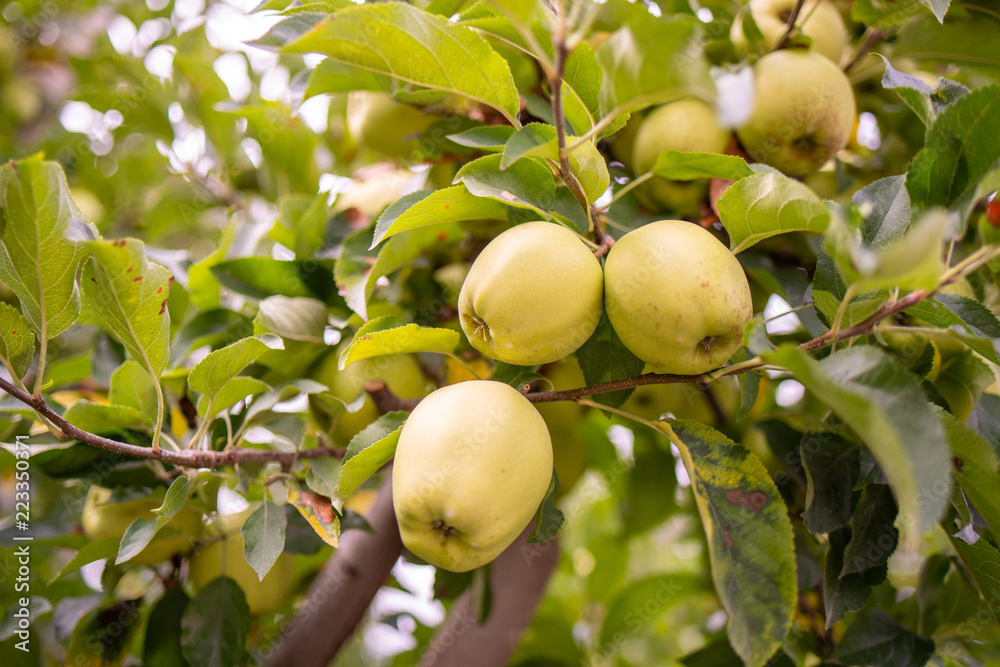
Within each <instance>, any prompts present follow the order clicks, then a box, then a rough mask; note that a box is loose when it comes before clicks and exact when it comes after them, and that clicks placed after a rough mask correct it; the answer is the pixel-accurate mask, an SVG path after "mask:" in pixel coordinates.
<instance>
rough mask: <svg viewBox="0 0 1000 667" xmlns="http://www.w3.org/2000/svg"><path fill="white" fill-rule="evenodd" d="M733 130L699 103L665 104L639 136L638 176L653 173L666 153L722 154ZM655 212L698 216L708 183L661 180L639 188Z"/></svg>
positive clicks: (634, 154)
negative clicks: (696, 152)
mask: <svg viewBox="0 0 1000 667" xmlns="http://www.w3.org/2000/svg"><path fill="white" fill-rule="evenodd" d="M729 136H730V133H729V130H727V129H726V128H724V127H722V126H721V125H719V122H718V121H717V120H716V117H715V110H714V109H712V107H711V106H709V105H708V104H706V103H705V102H702V101H701V100H697V99H688V100H679V101H677V102H671V103H669V104H664V105H663V106H661V107H658V108H657V109H655V110H653V111H652V112H651V113H650V114H648V115H647V116H646V117H645V119H643V121H642V123H641V124H640V125H639V129H638V131H637V132H636V135H635V145H634V146H633V148H632V160H633V162H634V164H635V173H636V175H641V174H644V173H646V172H647V171H649V170H650V169H652V168H653V166H654V165H655V164H656V158H658V157H659V155H660V153H662V152H663V151H666V150H675V151H698V152H703V153H721V152H723V151H724V150H725V149H726V145H727V144H728V143H729ZM639 193H640V195H644V197H643V198H644V199H646V200H648V203H650V204H651V208H655V209H657V210H659V209H666V210H670V211H675V212H677V213H680V214H682V215H697V214H698V212H699V211H700V209H701V207H700V202H701V201H702V200H703V199H704V198H705V196H706V195H707V194H708V180H705V179H702V180H698V181H690V182H683V181H670V180H668V179H666V178H662V177H660V176H655V177H653V178H652V179H651V180H650V181H648V182H646V183H644V184H642V185H640V186H639Z"/></svg>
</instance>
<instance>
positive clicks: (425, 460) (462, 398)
mask: <svg viewBox="0 0 1000 667" xmlns="http://www.w3.org/2000/svg"><path fill="white" fill-rule="evenodd" d="M551 478H552V443H551V442H550V440H549V432H548V429H547V428H546V427H545V420H543V419H542V416H541V415H540V414H538V410H536V409H535V407H534V406H533V405H532V404H531V403H529V402H528V400H527V399H525V398H524V396H522V395H521V394H520V393H519V392H518V391H517V390H516V389H514V388H513V387H511V386H510V385H507V384H504V383H502V382H491V381H488V380H472V381H469V382H460V383H458V384H454V385H449V386H447V387H442V388H441V389H438V390H437V391H435V392H433V393H432V394H431V395H430V396H428V397H427V398H425V399H424V400H422V401H421V402H420V403H419V404H418V405H417V407H416V408H415V409H414V410H413V412H412V413H410V416H409V418H408V419H407V420H406V423H405V424H404V425H403V430H402V432H401V433H400V435H399V443H398V444H397V446H396V459H395V463H394V465H393V469H392V497H393V506H394V508H395V512H396V521H397V522H398V523H399V533H400V536H401V537H402V539H403V544H404V545H406V548H407V549H409V550H410V551H412V552H413V553H414V554H415V555H417V556H419V557H420V558H422V559H424V560H425V561H427V562H428V563H431V564H432V565H436V566H438V567H441V568H444V569H446V570H450V571H452V572H467V571H468V570H472V569H474V568H477V567H479V566H481V565H485V564H486V563H489V562H490V561H492V560H493V559H494V558H496V557H497V556H499V555H500V552H502V551H503V550H504V549H506V548H507V547H508V546H509V545H510V543H511V542H513V541H514V538H516V537H517V536H518V535H519V534H520V533H521V531H522V530H524V528H525V526H527V525H528V523H529V522H530V521H531V518H532V517H533V516H534V515H535V512H536V511H537V510H538V506H539V505H540V504H541V502H542V500H543V499H544V498H545V494H546V492H547V491H548V487H549V481H550V480H551Z"/></svg>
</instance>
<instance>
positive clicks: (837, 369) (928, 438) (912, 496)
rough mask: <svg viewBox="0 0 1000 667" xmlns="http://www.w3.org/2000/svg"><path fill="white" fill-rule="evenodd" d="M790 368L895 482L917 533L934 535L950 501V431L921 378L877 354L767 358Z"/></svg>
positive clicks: (792, 353) (784, 352)
mask: <svg viewBox="0 0 1000 667" xmlns="http://www.w3.org/2000/svg"><path fill="white" fill-rule="evenodd" d="M764 357H765V359H766V360H767V361H768V362H769V363H774V364H777V365H779V366H782V367H784V368H787V369H788V370H789V371H791V372H792V373H793V374H794V375H795V379H796V380H798V381H799V382H801V383H802V384H803V385H805V387H806V389H808V390H809V391H811V392H812V393H813V394H814V395H815V396H816V397H817V398H818V399H820V400H822V401H823V402H824V403H826V405H828V406H829V407H830V408H831V409H832V410H833V412H834V414H836V415H837V416H838V417H840V418H841V419H842V420H843V421H844V422H845V423H846V424H847V425H848V426H850V427H851V428H852V429H854V431H855V432H856V433H857V434H858V435H859V436H860V437H861V439H862V441H863V442H864V444H865V445H867V446H868V448H869V449H870V450H871V452H872V453H873V454H874V455H875V458H876V460H877V461H878V462H879V465H881V466H882V469H883V470H884V471H885V473H886V475H887V476H888V477H889V481H890V482H891V483H892V488H893V492H894V493H895V496H896V500H897V502H898V503H899V506H900V509H901V511H902V512H903V515H904V516H906V517H907V518H908V519H911V520H912V522H913V524H914V525H915V528H916V531H917V532H918V533H922V532H924V531H926V530H928V529H930V528H931V527H932V526H933V525H934V523H935V522H936V521H937V519H938V517H939V516H940V515H941V513H942V512H943V511H944V508H945V507H946V506H947V503H948V498H950V496H951V492H950V489H951V479H950V475H949V469H950V467H951V466H950V464H949V462H948V451H947V449H946V448H945V447H944V441H945V440H944V430H943V428H942V427H941V424H940V423H939V422H938V419H937V417H936V416H935V414H934V410H933V409H932V408H931V406H930V404H928V403H927V401H926V400H925V399H924V395H923V391H922V389H921V388H920V384H919V382H918V378H917V377H916V376H914V375H912V374H911V373H909V372H908V371H906V370H905V369H904V368H903V367H902V366H900V365H899V363H897V362H896V361H894V360H893V359H892V358H891V357H889V356H888V355H887V354H885V353H884V352H882V351H881V350H878V349H877V348H874V347H869V346H863V347H854V348H850V349H846V350H841V351H838V352H835V353H833V354H831V355H830V356H829V357H827V358H826V359H824V360H823V361H821V362H818V361H816V360H814V359H813V358H812V357H810V356H809V355H808V354H806V353H805V352H803V351H802V350H799V349H797V348H792V347H783V348H780V349H778V350H776V351H774V352H769V353H767V354H766V355H764Z"/></svg>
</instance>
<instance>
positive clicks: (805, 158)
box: [736, 50, 855, 176]
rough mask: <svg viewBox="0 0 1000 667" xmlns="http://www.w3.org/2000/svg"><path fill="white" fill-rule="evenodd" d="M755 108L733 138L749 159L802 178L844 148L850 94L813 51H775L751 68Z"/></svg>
mask: <svg viewBox="0 0 1000 667" xmlns="http://www.w3.org/2000/svg"><path fill="white" fill-rule="evenodd" d="M754 77H755V84H754V85H755V89H756V92H755V94H754V108H753V112H752V113H751V115H750V119H749V120H748V121H747V122H746V124H745V125H743V126H742V127H740V128H738V129H737V130H736V136H738V137H739V139H740V143H742V144H743V147H744V148H745V149H746V151H747V153H749V154H750V156H751V157H753V159H755V160H757V161H758V162H764V163H766V164H769V165H771V166H772V167H776V168H778V169H780V170H781V171H783V172H786V173H788V174H793V175H796V176H801V175H804V174H808V173H810V172H813V171H816V170H817V169H819V168H820V167H822V166H823V164H824V163H826V161H827V160H829V159H830V158H832V157H833V156H834V155H836V154H837V151H839V150H841V149H842V148H844V147H845V146H846V145H847V141H848V139H850V136H851V129H852V128H853V126H854V115H855V107H854V91H853V90H852V89H851V82H850V81H848V80H847V77H846V76H844V73H843V72H841V71H840V68H838V67H837V66H836V65H834V64H833V63H832V62H830V61H829V60H827V59H826V58H824V57H823V56H821V55H819V54H817V53H815V52H813V51H789V50H785V51H775V52H773V53H769V54H767V55H766V56H764V57H763V58H761V59H760V60H758V61H757V64H756V65H754Z"/></svg>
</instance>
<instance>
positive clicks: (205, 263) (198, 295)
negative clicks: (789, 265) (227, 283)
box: [187, 218, 236, 311]
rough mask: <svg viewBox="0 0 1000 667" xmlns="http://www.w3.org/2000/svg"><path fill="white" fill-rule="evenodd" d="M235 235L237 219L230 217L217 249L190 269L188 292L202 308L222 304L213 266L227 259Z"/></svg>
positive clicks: (215, 306)
mask: <svg viewBox="0 0 1000 667" xmlns="http://www.w3.org/2000/svg"><path fill="white" fill-rule="evenodd" d="M235 236H236V221H235V220H234V219H232V218H230V220H229V222H228V223H226V226H225V227H224V228H223V230H222V236H221V238H220V239H219V240H218V242H217V245H216V247H215V250H213V251H212V252H211V253H210V254H208V255H206V256H205V257H204V258H203V259H202V260H200V261H199V262H197V263H196V264H192V265H191V268H189V269H188V284H187V287H188V293H189V294H190V295H191V303H192V304H194V305H195V306H196V307H197V308H199V309H200V310H204V311H208V310H211V309H213V308H218V307H219V305H220V304H219V293H220V292H221V290H220V289H219V280H218V279H217V278H216V276H215V274H214V273H213V271H212V267H214V266H215V265H216V264H219V263H220V262H222V261H224V260H225V259H226V253H228V252H229V248H230V246H232V244H233V239H234V238H235Z"/></svg>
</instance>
